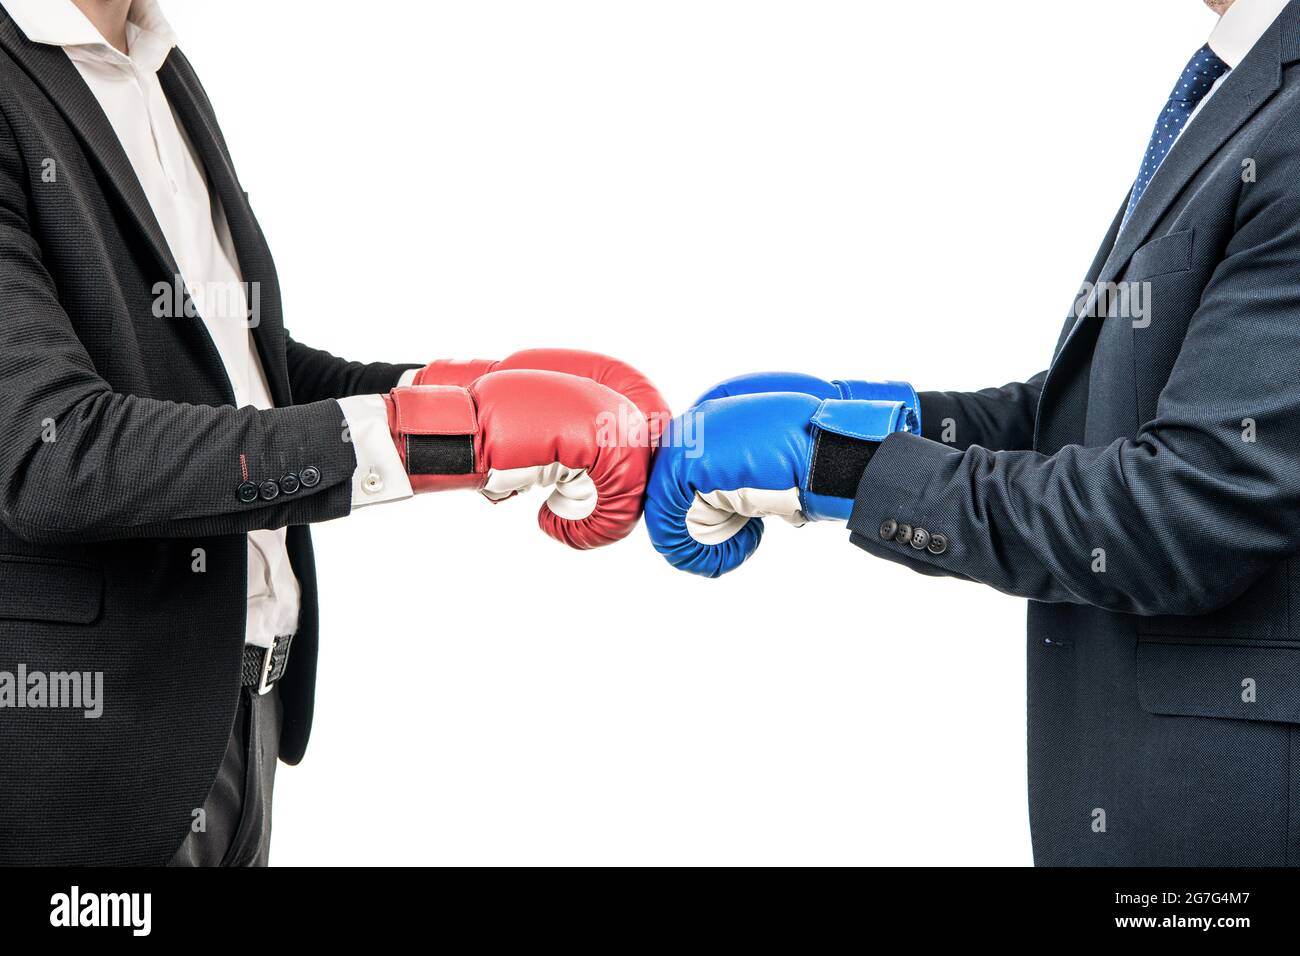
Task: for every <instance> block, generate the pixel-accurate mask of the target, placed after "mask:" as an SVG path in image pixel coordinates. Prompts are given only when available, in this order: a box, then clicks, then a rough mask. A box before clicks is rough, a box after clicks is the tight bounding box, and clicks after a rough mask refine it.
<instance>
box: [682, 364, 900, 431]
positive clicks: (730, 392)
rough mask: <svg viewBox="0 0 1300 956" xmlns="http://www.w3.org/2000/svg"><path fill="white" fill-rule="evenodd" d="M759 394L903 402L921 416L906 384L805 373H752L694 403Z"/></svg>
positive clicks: (730, 382) (726, 382) (724, 385)
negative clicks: (799, 394)
mask: <svg viewBox="0 0 1300 956" xmlns="http://www.w3.org/2000/svg"><path fill="white" fill-rule="evenodd" d="M756 392H803V393H804V394H805V395H815V396H817V397H818V398H846V399H856V400H861V401H869V402H902V403H903V404H904V405H906V406H908V407H909V408H911V409H912V410H913V411H915V412H916V414H917V417H918V419H919V417H920V415H921V401H920V399H919V398H917V395H916V389H914V388H912V386H911V385H910V384H908V383H907V382H863V381H855V380H852V379H850V380H845V381H835V382H828V381H826V380H825V379H820V378H817V377H816V376H815V375H804V374H803V373H802V372H751V373H750V374H748V375H737V376H736V377H735V378H729V379H727V380H726V381H725V382H719V383H718V384H717V385H714V386H713V387H712V388H711V389H709V390H708V391H707V392H705V393H704V394H703V395H701V396H700V397H699V398H698V399H697V400H696V402H695V404H696V405H698V404H699V403H700V402H707V401H708V400H709V399H711V398H726V397H728V396H734V395H753V394H754V393H756Z"/></svg>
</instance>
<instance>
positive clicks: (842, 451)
mask: <svg viewBox="0 0 1300 956" xmlns="http://www.w3.org/2000/svg"><path fill="white" fill-rule="evenodd" d="M879 447H880V442H878V441H867V440H865V439H862V438H850V437H848V436H847V435H837V434H835V433H834V432H828V431H821V430H819V431H818V432H817V443H816V444H815V445H814V446H813V456H812V467H811V469H810V470H809V474H808V490H809V491H810V492H812V493H813V494H815V495H829V496H831V497H833V498H852V497H854V496H856V495H857V493H858V483H859V482H861V481H862V473H863V472H864V471H865V470H866V468H867V465H868V464H869V463H870V462H871V456H872V455H874V454H875V453H876V449H877V448H879Z"/></svg>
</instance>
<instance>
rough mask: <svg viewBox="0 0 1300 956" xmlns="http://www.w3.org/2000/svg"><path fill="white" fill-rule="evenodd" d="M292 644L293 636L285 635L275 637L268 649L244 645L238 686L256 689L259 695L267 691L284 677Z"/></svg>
mask: <svg viewBox="0 0 1300 956" xmlns="http://www.w3.org/2000/svg"><path fill="white" fill-rule="evenodd" d="M292 643H293V635H292V634H285V635H283V636H281V637H277V638H276V639H275V642H274V643H273V644H272V645H271V646H270V647H258V646H257V645H255V644H246V645H245V646H244V662H243V665H242V668H241V673H240V681H239V682H240V684H241V685H242V686H244V687H256V688H257V692H258V693H259V694H265V693H266V692H267V691H269V690H270V689H271V688H272V687H274V686H275V682H276V681H278V680H279V679H280V678H281V677H283V676H284V671H285V668H286V667H288V666H289V645H290V644H292Z"/></svg>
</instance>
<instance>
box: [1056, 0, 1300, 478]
mask: <svg viewBox="0 0 1300 956" xmlns="http://www.w3.org/2000/svg"><path fill="white" fill-rule="evenodd" d="M1297 21H1300V3H1291V4H1289V5H1288V6H1287V7H1286V8H1285V9H1284V10H1283V11H1282V13H1281V14H1280V15H1279V16H1278V18H1277V19H1276V20H1275V21H1274V22H1273V24H1272V26H1270V27H1269V28H1268V30H1267V31H1265V33H1264V35H1263V36H1262V37H1260V39H1259V41H1258V42H1257V43H1256V44H1255V46H1254V47H1253V48H1252V49H1251V51H1250V53H1249V54H1247V56H1246V58H1245V59H1244V60H1242V61H1241V63H1239V64H1238V65H1237V68H1236V69H1234V70H1233V71H1232V72H1230V73H1229V74H1228V76H1227V79H1225V80H1224V81H1223V85H1222V86H1220V87H1219V89H1218V90H1216V91H1215V93H1214V95H1213V96H1211V97H1210V99H1209V101H1208V102H1207V103H1206V104H1205V106H1204V107H1203V108H1202V109H1201V112H1200V113H1199V114H1198V115H1197V116H1196V118H1195V119H1194V120H1193V122H1192V123H1191V125H1189V126H1188V127H1187V131H1186V132H1185V133H1183V135H1182V136H1181V137H1179V139H1178V141H1177V142H1176V143H1174V147H1173V149H1172V150H1170V152H1169V155H1168V156H1167V157H1165V161H1164V163H1162V164H1161V166H1160V169H1159V170H1158V171H1157V172H1156V175H1155V177H1154V178H1153V179H1152V180H1151V184H1150V185H1149V186H1148V187H1147V190H1146V192H1145V193H1144V194H1143V196H1142V199H1141V200H1140V201H1139V202H1138V205H1137V208H1136V209H1134V210H1133V216H1132V217H1131V218H1130V219H1129V222H1128V225H1127V226H1125V227H1124V229H1123V231H1122V232H1119V234H1118V238H1116V239H1115V241H1114V242H1113V244H1111V245H1110V247H1109V248H1110V252H1109V254H1106V253H1105V250H1106V248H1107V245H1103V246H1102V250H1103V252H1102V253H1101V254H1100V255H1099V257H1098V258H1101V255H1104V256H1105V258H1104V260H1103V262H1102V265H1101V267H1100V268H1099V269H1098V268H1097V263H1096V262H1094V263H1093V266H1094V269H1093V271H1094V272H1095V275H1092V276H1090V278H1089V281H1090V282H1091V287H1090V289H1089V295H1088V296H1087V298H1084V299H1082V301H1080V302H1078V303H1076V304H1077V305H1078V306H1079V307H1078V308H1076V314H1075V317H1073V321H1072V323H1071V324H1069V325H1068V326H1067V328H1068V331H1067V332H1066V333H1065V335H1064V336H1063V338H1062V340H1061V342H1060V343H1059V344H1058V346H1057V350H1056V356H1055V357H1054V359H1053V361H1052V366H1051V369H1050V370H1049V371H1048V374H1047V379H1046V381H1045V382H1044V383H1043V391H1042V394H1041V395H1040V397H1039V415H1038V422H1037V425H1036V427H1035V447H1036V448H1037V449H1039V450H1040V451H1044V452H1046V453H1048V454H1050V453H1052V452H1054V451H1056V450H1057V449H1058V448H1059V447H1060V446H1061V445H1062V444H1065V443H1066V441H1067V436H1063V435H1053V436H1048V435H1047V434H1046V433H1045V432H1044V431H1043V415H1042V411H1043V409H1044V408H1047V407H1049V403H1050V402H1051V401H1053V400H1056V398H1057V394H1056V393H1058V392H1059V391H1060V390H1061V389H1062V387H1063V386H1064V384H1065V383H1067V382H1070V381H1072V376H1071V374H1070V372H1071V371H1072V370H1077V369H1078V368H1080V366H1081V365H1085V366H1086V364H1087V361H1088V357H1089V356H1090V355H1091V351H1092V347H1093V346H1094V345H1095V344H1096V340H1097V333H1098V331H1099V329H1100V324H1101V322H1102V321H1104V319H1103V318H1099V317H1094V318H1089V316H1092V314H1093V312H1094V311H1095V308H1094V302H1095V300H1096V297H1097V289H1098V288H1099V287H1101V288H1104V287H1106V286H1107V284H1108V283H1111V282H1114V281H1115V279H1116V278H1117V277H1118V276H1119V275H1120V274H1121V273H1122V272H1123V270H1124V268H1125V267H1126V266H1127V265H1128V263H1129V260H1130V259H1132V258H1133V254H1134V253H1135V252H1136V251H1137V250H1138V248H1140V247H1141V245H1142V244H1143V243H1144V242H1146V241H1147V238H1148V237H1149V236H1150V234H1151V231H1152V230H1153V229H1154V228H1155V227H1156V225H1157V223H1159V221H1160V219H1161V218H1162V217H1163V216H1164V215H1165V213H1166V212H1168V210H1169V208H1170V206H1171V205H1173V203H1174V202H1175V201H1176V200H1177V199H1178V197H1179V195H1180V194H1181V193H1182V192H1183V190H1184V188H1185V187H1186V186H1187V184H1188V183H1189V182H1190V181H1191V180H1192V178H1193V177H1195V176H1196V174H1197V173H1198V172H1199V171H1200V170H1201V168H1202V167H1204V166H1205V164H1206V163H1207V162H1209V161H1210V159H1211V158H1212V157H1213V156H1214V155H1215V154H1216V153H1217V152H1218V151H1219V150H1220V149H1222V147H1223V145H1224V144H1225V143H1226V142H1227V141H1228V140H1229V139H1231V138H1232V136H1233V135H1234V134H1235V133H1236V132H1237V131H1238V130H1239V129H1241V127H1242V126H1244V125H1245V124H1246V123H1247V122H1248V121H1249V120H1250V118H1251V117H1252V116H1254V115H1255V113H1256V112H1258V111H1259V109H1260V107H1262V106H1263V105H1264V103H1266V102H1267V101H1268V100H1269V98H1270V97H1272V96H1273V94H1274V93H1276V92H1277V90H1278V89H1279V88H1280V87H1281V85H1282V65H1283V64H1284V63H1289V62H1291V61H1292V60H1294V59H1296V57H1297V54H1300V49H1297V44H1298V43H1300V37H1298V36H1297V34H1298V33H1300V23H1298V22H1297ZM1123 212H1124V210H1123V208H1121V210H1120V216H1119V217H1117V219H1116V222H1115V223H1114V224H1113V225H1112V227H1111V232H1112V233H1114V232H1115V230H1116V229H1117V228H1118V226H1119V223H1120V221H1121V220H1122V217H1123ZM1108 239H1109V237H1108ZM1085 391H1086V389H1085ZM1061 411H1062V410H1059V409H1058V410H1054V411H1053V415H1054V417H1055V418H1056V419H1058V420H1060V421H1061V422H1062V424H1063V425H1065V424H1068V419H1070V418H1071V416H1069V415H1064V414H1061ZM1058 431H1059V429H1058Z"/></svg>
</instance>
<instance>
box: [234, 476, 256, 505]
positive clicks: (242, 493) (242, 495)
mask: <svg viewBox="0 0 1300 956" xmlns="http://www.w3.org/2000/svg"><path fill="white" fill-rule="evenodd" d="M235 493H236V494H237V495H239V500H240V501H242V502H243V503H244V504H248V503H249V502H250V501H256V500H257V485H255V484H253V483H252V482H251V481H245V482H244V483H242V484H241V485H240V486H239V487H238V488H236V489H235Z"/></svg>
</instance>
